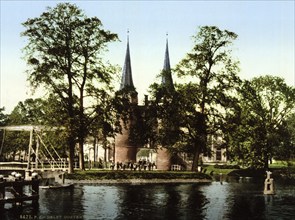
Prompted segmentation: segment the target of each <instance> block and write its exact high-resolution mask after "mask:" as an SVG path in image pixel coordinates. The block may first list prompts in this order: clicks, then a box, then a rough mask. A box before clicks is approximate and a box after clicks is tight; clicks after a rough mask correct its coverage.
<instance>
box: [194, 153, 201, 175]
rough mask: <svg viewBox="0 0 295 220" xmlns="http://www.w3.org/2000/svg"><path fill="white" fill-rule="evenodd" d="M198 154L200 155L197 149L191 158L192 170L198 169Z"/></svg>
mask: <svg viewBox="0 0 295 220" xmlns="http://www.w3.org/2000/svg"><path fill="white" fill-rule="evenodd" d="M199 156H200V152H199V150H196V152H195V154H194V158H193V164H192V171H195V172H197V171H198V163H199Z"/></svg>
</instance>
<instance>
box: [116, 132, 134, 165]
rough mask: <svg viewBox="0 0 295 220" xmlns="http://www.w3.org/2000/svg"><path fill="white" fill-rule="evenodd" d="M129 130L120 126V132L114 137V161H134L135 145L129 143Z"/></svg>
mask: <svg viewBox="0 0 295 220" xmlns="http://www.w3.org/2000/svg"><path fill="white" fill-rule="evenodd" d="M128 139H129V131H128V130H127V129H126V128H124V127H123V126H122V134H117V135H116V138H115V163H116V162H129V161H132V162H136V153H137V147H136V146H132V145H130V143H129V140H128Z"/></svg>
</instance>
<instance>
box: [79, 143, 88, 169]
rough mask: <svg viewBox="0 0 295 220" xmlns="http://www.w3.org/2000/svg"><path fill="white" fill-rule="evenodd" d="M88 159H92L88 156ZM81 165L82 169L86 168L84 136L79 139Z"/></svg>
mask: <svg viewBox="0 0 295 220" xmlns="http://www.w3.org/2000/svg"><path fill="white" fill-rule="evenodd" d="M89 156H90V155H89ZM88 160H90V159H89V158H88ZM79 167H80V169H81V170H85V163H84V139H83V138H81V139H80V140H79Z"/></svg>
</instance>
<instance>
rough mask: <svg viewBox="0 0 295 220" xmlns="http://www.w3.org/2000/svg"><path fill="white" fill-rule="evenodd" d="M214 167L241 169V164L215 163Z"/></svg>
mask: <svg viewBox="0 0 295 220" xmlns="http://www.w3.org/2000/svg"><path fill="white" fill-rule="evenodd" d="M214 168H215V169H237V170H238V169H240V166H239V165H227V164H222V165H219V164H215V165H214Z"/></svg>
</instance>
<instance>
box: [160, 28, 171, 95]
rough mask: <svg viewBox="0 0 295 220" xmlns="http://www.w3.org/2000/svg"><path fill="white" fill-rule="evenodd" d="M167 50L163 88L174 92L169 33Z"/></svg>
mask: <svg viewBox="0 0 295 220" xmlns="http://www.w3.org/2000/svg"><path fill="white" fill-rule="evenodd" d="M166 36H167V38H166V50H165V57H164V66H163V70H162V86H165V87H166V88H167V89H169V90H174V85H173V80H172V75H171V67H170V59H169V49H168V33H167V34H166Z"/></svg>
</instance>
